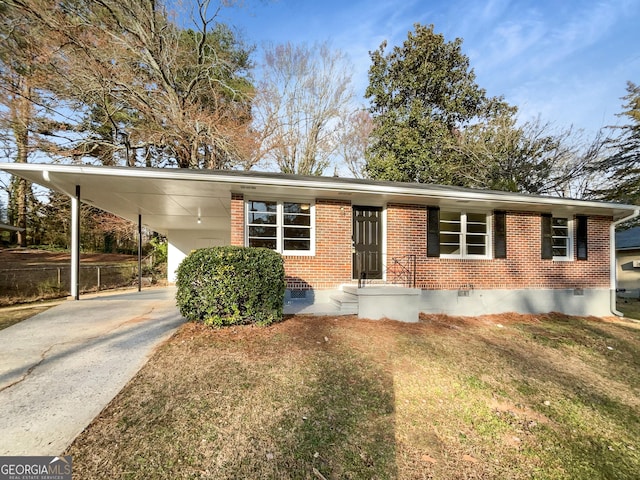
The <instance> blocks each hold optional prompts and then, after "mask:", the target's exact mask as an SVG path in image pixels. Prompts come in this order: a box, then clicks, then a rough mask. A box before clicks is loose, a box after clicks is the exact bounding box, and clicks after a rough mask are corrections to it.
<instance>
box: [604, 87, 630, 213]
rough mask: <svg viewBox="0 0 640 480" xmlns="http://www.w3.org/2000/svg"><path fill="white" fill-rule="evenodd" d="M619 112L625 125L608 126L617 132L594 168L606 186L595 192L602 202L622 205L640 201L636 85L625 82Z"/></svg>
mask: <svg viewBox="0 0 640 480" xmlns="http://www.w3.org/2000/svg"><path fill="white" fill-rule="evenodd" d="M622 100H623V101H624V102H625V103H623V109H624V110H623V112H622V113H620V114H618V116H620V117H623V118H626V120H627V121H628V122H629V123H627V124H625V125H622V126H620V127H612V128H614V130H616V131H617V132H618V135H617V136H615V137H614V138H613V139H612V140H610V142H609V146H610V147H611V148H612V149H613V153H612V154H611V155H610V156H608V157H607V158H606V159H605V160H603V161H602V162H600V163H599V164H598V165H597V169H598V170H600V171H604V172H606V175H607V177H608V180H609V186H608V188H605V189H600V190H597V193H598V194H599V195H600V196H602V197H603V198H605V199H608V200H617V201H621V202H625V203H638V202H640V85H636V84H635V83H633V82H627V94H626V95H625V96H624V97H622Z"/></svg>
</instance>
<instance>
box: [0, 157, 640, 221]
mask: <svg viewBox="0 0 640 480" xmlns="http://www.w3.org/2000/svg"><path fill="white" fill-rule="evenodd" d="M0 169H2V170H5V171H8V172H12V171H22V170H24V171H32V172H33V171H40V172H42V173H43V176H46V173H45V172H52V173H56V172H60V173H66V174H69V173H75V174H81V175H98V176H100V175H104V176H116V177H128V178H145V179H153V178H157V179H163V180H189V181H197V182H219V183H225V184H230V185H238V187H241V186H242V185H252V186H265V187H280V188H282V187H285V188H295V189H313V190H315V191H326V192H343V193H354V194H368V195H395V196H402V197H406V198H413V199H421V200H422V201H424V200H425V199H426V198H433V199H442V200H445V199H446V200H462V201H465V200H467V201H476V202H485V203H498V204H509V205H513V207H514V208H517V207H520V208H522V209H523V210H526V207H527V206H538V207H549V208H553V207H565V208H566V207H573V208H579V209H596V210H600V211H603V212H605V211H609V214H611V215H613V216H614V217H615V218H616V219H617V218H624V217H626V216H628V215H629V214H631V213H632V212H633V211H635V210H636V209H637V208H638V206H634V205H624V204H618V203H611V202H597V201H589V200H575V199H566V198H562V197H543V196H535V195H524V194H517V193H514V194H509V193H503V192H500V193H498V192H495V193H494V192H491V191H481V190H479V191H472V190H457V189H452V190H446V187H445V186H443V187H444V188H437V189H436V188H429V187H428V186H425V185H422V184H406V185H403V184H400V183H399V184H397V185H389V184H385V183H371V184H369V183H354V182H350V181H349V180H341V179H336V180H327V178H331V177H322V180H314V179H312V178H309V177H298V178H291V177H281V176H279V174H277V173H274V174H272V175H273V176H270V175H269V172H257V173H258V174H257V175H254V176H251V173H252V172H242V171H237V172H236V174H235V175H234V174H226V173H225V172H224V171H215V172H209V173H207V172H205V171H203V170H194V171H190V170H185V169H169V168H167V169H160V168H154V169H147V168H131V167H127V168H125V167H102V166H94V165H59V164H33V163H32V164H29V163H6V164H5V163H0ZM253 173H256V172H253ZM43 184H45V185H46V183H43ZM614 212H618V214H617V215H616V214H615V213H614Z"/></svg>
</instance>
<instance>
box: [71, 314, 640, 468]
mask: <svg viewBox="0 0 640 480" xmlns="http://www.w3.org/2000/svg"><path fill="white" fill-rule="evenodd" d="M639 353H640V330H639V329H638V328H637V325H636V324H632V323H625V322H620V321H616V322H614V321H613V320H611V321H606V320H601V319H591V318H574V317H566V316H562V315H546V316H530V315H529V316H525V315H515V314H513V315H502V316H489V317H480V318H474V319H471V318H460V317H455V318H454V317H445V316H423V317H422V319H421V322H420V323H419V324H401V323H398V322H392V321H380V322H373V321H364V320H358V319H356V318H353V317H341V318H331V317H315V318H314V317H293V318H289V319H287V320H286V321H285V322H283V323H281V324H278V325H274V326H272V327H268V328H257V327H240V328H233V329H225V330H210V329H207V328H203V327H200V326H197V325H194V324H186V325H185V326H184V327H183V328H182V329H181V330H180V331H179V332H178V333H177V334H176V335H175V336H174V337H173V338H172V339H171V340H170V341H169V342H167V343H166V344H165V345H164V346H163V347H162V348H161V349H160V350H159V351H158V352H157V354H156V355H155V356H154V357H153V358H152V359H151V360H150V362H149V363H148V364H147V366H146V367H145V368H144V369H143V370H142V371H141V372H140V373H139V375H138V376H137V377H136V378H135V379H134V380H132V382H131V383H130V384H129V385H128V386H127V387H126V388H125V389H124V390H123V391H122V392H121V394H120V395H119V396H118V397H117V398H116V399H115V400H114V401H113V402H112V403H111V405H110V406H109V407H107V408H106V409H105V411H104V412H103V413H102V414H101V415H100V417H99V418H98V419H97V420H96V421H95V422H94V423H93V424H92V425H91V426H90V427H89V428H88V429H87V430H86V431H85V432H84V433H83V434H81V435H80V436H79V437H78V438H77V439H76V441H75V442H74V444H73V445H72V446H71V447H70V448H69V449H68V451H67V452H66V454H71V455H73V461H74V479H83V478H86V479H100V478H132V479H133V478H140V479H143V478H144V479H147V478H171V479H174V478H215V479H237V478H269V479H271V478H273V479H289V478H290V479H305V478H306V479H322V478H326V479H343V478H351V479H361V478H363V479H364V478H367V479H369V478H376V479H385V478H389V479H391V478H401V479H423V478H436V479H463V478H464V479H475V478H477V479H480V478H482V479H492V478H493V479H503V478H509V479H520V478H522V479H524V478H558V479H560V478H566V479H574V478H590V479H591V478H616V479H631V478H637V475H638V472H639V471H640V440H639V439H640V400H639V396H638V394H639V393H640V355H639Z"/></svg>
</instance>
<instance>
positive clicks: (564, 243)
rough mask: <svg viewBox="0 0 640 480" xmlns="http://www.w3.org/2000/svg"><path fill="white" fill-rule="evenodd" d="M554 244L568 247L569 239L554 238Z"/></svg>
mask: <svg viewBox="0 0 640 480" xmlns="http://www.w3.org/2000/svg"><path fill="white" fill-rule="evenodd" d="M553 246H554V247H563V248H566V247H567V246H569V239H568V238H566V237H560V238H554V239H553Z"/></svg>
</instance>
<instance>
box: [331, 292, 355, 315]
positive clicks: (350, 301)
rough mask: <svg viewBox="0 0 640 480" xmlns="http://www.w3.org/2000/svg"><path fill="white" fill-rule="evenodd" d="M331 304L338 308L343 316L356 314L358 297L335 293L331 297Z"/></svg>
mask: <svg viewBox="0 0 640 480" xmlns="http://www.w3.org/2000/svg"><path fill="white" fill-rule="evenodd" d="M330 298H331V303H332V304H333V305H335V306H336V307H338V309H339V311H340V313H341V314H343V315H354V314H357V313H358V297H357V296H356V295H354V294H352V293H348V292H336V293H334V294H332V295H331V297H330Z"/></svg>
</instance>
